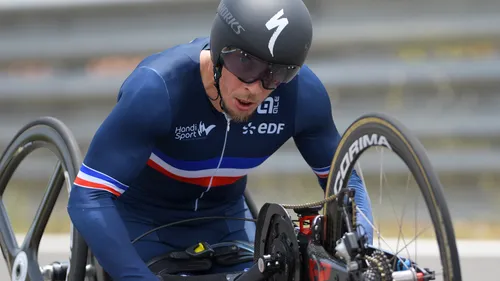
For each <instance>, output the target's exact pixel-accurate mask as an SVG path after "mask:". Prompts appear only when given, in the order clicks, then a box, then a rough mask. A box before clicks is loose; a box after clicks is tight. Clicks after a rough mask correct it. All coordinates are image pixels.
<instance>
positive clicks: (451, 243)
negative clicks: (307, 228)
mask: <svg viewBox="0 0 500 281" xmlns="http://www.w3.org/2000/svg"><path fill="white" fill-rule="evenodd" d="M361 138H363V140H366V139H365V138H368V140H370V141H372V143H370V142H366V141H358V140H360V139H361ZM355 142H356V144H355ZM385 142H386V143H387V144H388V145H385V144H384V143H385ZM359 143H364V145H365V146H363V145H361V147H360V146H359V145H358V144H359ZM353 144H354V145H358V150H359V151H358V152H357V153H356V152H354V153H352V151H351V154H350V152H349V150H350V147H351V146H352V145H353ZM374 146H384V147H386V148H389V149H391V150H392V151H393V152H394V153H396V154H397V155H398V156H399V157H400V158H401V160H402V161H403V162H404V163H405V164H406V165H407V167H408V168H409V170H410V172H411V173H412V174H413V177H414V178H415V180H416V182H417V184H418V186H419V188H420V191H421V193H422V195H423V197H424V200H425V203H426V205H427V208H428V210H429V214H430V217H431V219H432V223H433V226H434V229H435V234H436V237H437V242H438V246H439V252H440V256H441V263H442V265H443V280H445V281H460V280H462V278H461V271H460V262H459V256H458V251H457V246H456V241H455V233H454V230H453V224H452V220H451V216H450V213H449V211H448V207H447V204H446V200H445V197H444V193H443V188H442V186H441V183H440V181H439V179H438V177H437V175H436V174H435V173H434V170H433V167H432V165H431V163H430V161H429V159H428V157H427V154H426V152H425V150H424V147H423V146H422V144H421V143H420V142H419V141H418V139H417V138H415V137H414V136H413V135H412V134H410V132H409V130H408V129H407V128H406V127H405V126H403V125H402V124H401V123H400V122H399V121H397V120H395V119H394V118H392V117H389V116H387V115H384V114H379V113H372V114H367V115H363V116H361V117H360V118H358V119H357V120H356V121H355V122H354V123H352V124H351V126H349V128H348V129H347V130H346V132H345V133H344V135H343V137H342V139H341V140H340V143H339V145H338V148H337V150H336V152H335V155H334V158H333V161H332V165H331V168H330V175H329V178H328V182H327V188H326V192H325V196H331V195H333V194H336V193H337V192H338V190H340V189H342V188H346V187H347V182H348V181H347V180H344V179H348V178H349V176H350V174H351V172H352V170H353V168H354V165H355V163H356V161H357V159H358V158H359V156H361V155H362V153H363V152H364V151H365V150H366V149H368V148H369V147H374ZM350 155H352V157H351V156H350ZM344 158H346V160H344ZM341 165H344V167H341ZM342 171H344V174H342ZM337 207H338V204H337V200H333V201H331V202H327V203H325V205H324V208H323V210H324V215H325V225H324V228H325V240H324V241H325V248H326V249H328V251H329V252H331V253H333V248H334V246H335V242H336V241H337V240H339V239H340V238H341V237H342V236H343V234H344V233H343V232H344V231H345V230H344V227H343V219H342V215H341V213H340V212H339V211H338V208H337Z"/></svg>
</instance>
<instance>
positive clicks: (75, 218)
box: [68, 68, 170, 281]
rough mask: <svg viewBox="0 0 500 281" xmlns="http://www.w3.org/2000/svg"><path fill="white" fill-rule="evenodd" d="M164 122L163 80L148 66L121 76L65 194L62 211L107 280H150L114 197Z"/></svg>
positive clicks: (134, 173) (164, 126) (165, 96)
mask: <svg viewBox="0 0 500 281" xmlns="http://www.w3.org/2000/svg"><path fill="white" fill-rule="evenodd" d="M169 127H170V101H169V95H168V91H167V88H166V84H165V82H164V80H163V78H161V77H160V76H159V75H157V74H156V73H155V72H154V71H153V70H151V69H148V68H140V69H137V70H135V71H134V72H133V74H132V75H131V76H130V77H129V78H127V80H126V81H125V83H124V84H123V86H122V89H121V91H120V94H119V100H118V103H117V104H116V106H115V107H114V109H113V110H112V112H111V113H110V114H109V116H108V117H107V118H106V119H105V120H104V122H103V123H102V124H101V126H100V127H99V129H98V130H97V132H96V134H95V136H94V138H93V139H92V143H91V144H90V147H89V150H88V152H87V154H86V156H85V159H84V161H83V164H82V166H81V169H80V172H79V173H78V176H77V178H76V179H75V181H74V183H73V186H72V190H71V193H70V198H69V203H68V213H69V215H70V218H71V221H72V223H73V225H74V226H75V228H76V229H77V230H78V232H79V233H80V234H81V235H82V236H83V238H84V239H85V241H86V242H87V244H88V245H89V248H90V249H91V250H92V252H93V253H94V255H95V256H96V258H97V260H98V261H99V263H100V264H101V265H102V267H103V268H104V270H105V271H106V272H108V274H110V276H111V277H112V279H113V280H127V281H132V280H134V281H135V280H141V281H142V280H148V281H149V280H151V281H152V280H155V281H158V278H157V277H155V276H154V275H153V273H151V271H150V270H149V269H148V268H147V266H146V264H145V263H144V262H143V261H142V260H141V259H140V257H139V255H138V253H137V252H136V251H135V249H134V247H133V245H132V244H131V243H130V239H129V236H128V233H127V230H126V228H125V225H124V223H123V221H122V220H121V217H120V216H119V214H118V212H117V210H116V208H115V204H114V199H116V198H117V197H119V196H121V194H123V193H124V192H126V191H127V188H128V185H129V184H130V183H131V182H132V181H133V180H134V178H135V177H136V176H137V175H138V173H139V172H140V171H141V169H142V168H143V167H144V166H145V164H146V162H147V160H148V158H149V156H150V154H151V150H152V148H153V145H154V142H155V140H156V138H157V137H158V136H159V135H160V134H162V133H166V132H167V131H168V130H169Z"/></svg>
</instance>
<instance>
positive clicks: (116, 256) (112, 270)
mask: <svg viewBox="0 0 500 281" xmlns="http://www.w3.org/2000/svg"><path fill="white" fill-rule="evenodd" d="M77 201H78V200H70V202H69V204H68V213H69V215H70V218H71V221H72V223H73V225H74V227H75V228H76V229H77V230H78V232H79V233H80V234H81V235H82V236H83V238H84V239H85V241H86V242H87V244H88V246H89V248H90V249H91V251H92V253H93V254H94V255H95V257H96V258H97V260H98V261H99V264H100V265H101V266H102V267H103V268H104V270H105V271H106V272H107V273H108V274H109V275H110V276H111V278H112V279H113V280H117V281H118V280H120V281H139V280H140V281H158V280H159V279H158V278H157V277H156V276H155V275H154V274H153V273H152V272H151V271H150V270H149V269H148V267H147V266H146V264H145V263H144V262H143V261H142V260H141V258H140V257H139V255H138V253H137V252H136V250H135V249H134V247H133V245H132V244H131V242H130V238H129V236H128V232H127V229H126V228H125V224H124V223H123V221H122V219H121V217H120V215H119V213H118V211H117V209H116V207H115V205H114V203H113V200H112V199H111V198H95V199H92V200H91V202H90V203H82V202H77Z"/></svg>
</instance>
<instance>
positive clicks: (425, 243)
mask: <svg viewBox="0 0 500 281" xmlns="http://www.w3.org/2000/svg"><path fill="white" fill-rule="evenodd" d="M24 236H25V235H24V234H16V238H17V240H18V241H19V242H20V243H22V241H23V239H24ZM384 239H385V240H386V241H387V242H388V243H389V244H391V247H392V248H393V249H396V242H397V238H384ZM20 243H19V244H20ZM69 243H70V239H69V234H67V233H62V234H46V235H43V236H42V241H41V243H40V254H69ZM382 243H383V242H382ZM401 243H402V242H401V241H400V244H399V249H401V246H402V244H401ZM375 246H376V247H378V243H377V244H375ZM457 247H458V252H459V254H460V257H461V258H500V251H499V250H498V249H500V240H457ZM382 248H385V247H383V246H382ZM408 250H409V251H410V255H413V256H412V257H413V258H414V252H415V245H414V244H411V245H410V246H409V247H408ZM400 255H402V256H406V255H407V252H406V250H404V251H402V252H401V253H400ZM418 257H439V253H438V251H437V242H436V241H435V240H425V239H419V240H417V258H418Z"/></svg>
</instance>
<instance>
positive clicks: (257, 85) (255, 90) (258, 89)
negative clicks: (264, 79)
mask: <svg viewBox="0 0 500 281" xmlns="http://www.w3.org/2000/svg"><path fill="white" fill-rule="evenodd" d="M245 89H247V90H248V91H249V92H251V93H252V94H259V93H262V92H263V91H264V90H265V89H264V88H263V87H262V83H261V82H260V80H257V81H255V82H253V83H245Z"/></svg>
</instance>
